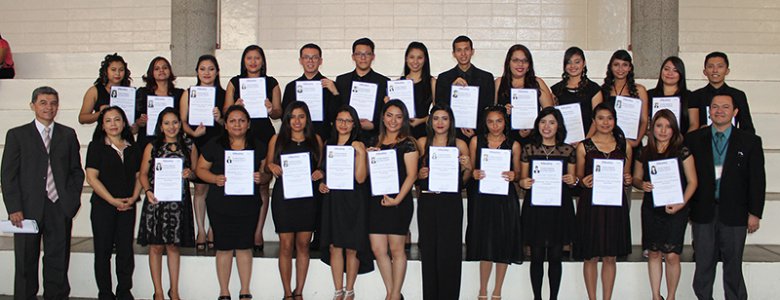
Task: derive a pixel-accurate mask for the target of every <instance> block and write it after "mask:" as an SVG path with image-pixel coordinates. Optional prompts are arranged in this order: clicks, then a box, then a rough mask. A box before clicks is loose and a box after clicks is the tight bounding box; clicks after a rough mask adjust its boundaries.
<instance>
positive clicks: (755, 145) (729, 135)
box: [685, 93, 766, 300]
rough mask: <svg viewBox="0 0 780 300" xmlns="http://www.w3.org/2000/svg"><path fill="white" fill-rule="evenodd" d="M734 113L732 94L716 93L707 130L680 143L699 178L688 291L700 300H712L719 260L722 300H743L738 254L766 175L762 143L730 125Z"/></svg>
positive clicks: (758, 209)
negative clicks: (691, 158)
mask: <svg viewBox="0 0 780 300" xmlns="http://www.w3.org/2000/svg"><path fill="white" fill-rule="evenodd" d="M738 113H739V109H738V108H737V107H736V105H735V101H734V98H733V97H732V96H731V94H729V93H719V94H716V95H715V96H714V97H713V98H712V102H711V103H710V118H712V125H711V126H708V127H704V128H701V129H699V130H696V131H694V132H691V133H690V134H689V135H688V136H687V137H686V139H685V143H686V144H687V146H688V148H689V149H690V150H691V153H693V155H694V157H695V158H696V174H697V176H698V178H699V186H698V188H697V189H696V193H695V194H694V195H693V198H691V201H690V202H689V203H690V204H689V205H690V207H691V212H690V218H691V223H692V229H693V242H694V246H695V247H694V250H695V251H696V271H695V273H694V276H693V290H694V292H695V293H696V296H697V297H698V298H699V299H700V300H702V299H706V300H710V299H712V292H713V291H712V290H713V288H712V285H713V283H714V281H715V268H716V266H717V264H718V258H719V257H720V258H721V259H722V260H723V288H724V290H725V295H726V299H747V288H746V287H745V280H744V278H743V276H742V254H743V252H744V248H745V239H746V237H747V234H748V233H753V232H756V230H758V227H759V224H760V220H761V214H762V213H763V210H764V200H765V192H766V174H765V171H764V150H763V148H762V146H761V138H760V137H758V136H756V135H754V134H752V133H750V132H748V131H746V130H743V129H739V128H736V127H734V126H733V125H732V123H731V120H732V118H733V117H734V116H735V115H737V114H738Z"/></svg>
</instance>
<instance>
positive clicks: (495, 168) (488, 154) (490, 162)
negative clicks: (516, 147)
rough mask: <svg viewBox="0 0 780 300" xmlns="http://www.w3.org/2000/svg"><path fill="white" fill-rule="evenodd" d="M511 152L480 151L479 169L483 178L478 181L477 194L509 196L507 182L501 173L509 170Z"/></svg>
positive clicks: (497, 150) (503, 150)
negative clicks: (483, 175) (483, 174)
mask: <svg viewBox="0 0 780 300" xmlns="http://www.w3.org/2000/svg"><path fill="white" fill-rule="evenodd" d="M511 158H512V151H511V150H506V149H485V148H483V149H482V157H480V158H479V159H480V160H481V162H480V169H481V170H482V171H484V172H485V178H482V179H481V180H479V192H480V193H483V194H493V195H504V196H506V195H509V181H506V179H504V177H502V176H501V173H503V172H506V171H511V170H510V163H509V161H510V160H511Z"/></svg>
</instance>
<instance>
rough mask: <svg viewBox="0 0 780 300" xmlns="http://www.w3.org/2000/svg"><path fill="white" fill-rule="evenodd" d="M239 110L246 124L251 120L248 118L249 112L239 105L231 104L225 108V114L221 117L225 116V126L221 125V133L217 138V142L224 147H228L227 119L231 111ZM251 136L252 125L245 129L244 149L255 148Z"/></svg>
mask: <svg viewBox="0 0 780 300" xmlns="http://www.w3.org/2000/svg"><path fill="white" fill-rule="evenodd" d="M236 111H237V112H240V113H242V114H244V117H246V121H247V124H248V123H249V122H251V120H252V119H251V118H249V112H248V111H246V108H244V107H243V106H241V105H231V106H230V107H228V109H227V110H225V114H224V115H223V117H224V118H225V126H222V134H221V135H220V136H219V137H218V138H217V142H218V143H219V144H220V145H222V147H223V148H224V149H230V134H229V133H228V124H227V120H228V117H229V116H230V114H231V113H233V112H236ZM251 137H252V127H251V126H249V129H247V131H246V138H245V139H244V141H245V145H244V148H246V149H255V140H254V139H253V138H251Z"/></svg>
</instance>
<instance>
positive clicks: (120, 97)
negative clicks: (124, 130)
mask: <svg viewBox="0 0 780 300" xmlns="http://www.w3.org/2000/svg"><path fill="white" fill-rule="evenodd" d="M109 104H110V105H111V106H119V108H121V109H122V110H123V111H124V112H125V116H126V117H127V122H129V123H130V125H132V124H135V88H132V87H126V86H112V87H111V98H110V100H109Z"/></svg>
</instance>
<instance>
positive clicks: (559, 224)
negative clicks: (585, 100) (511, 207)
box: [520, 107, 578, 299]
mask: <svg viewBox="0 0 780 300" xmlns="http://www.w3.org/2000/svg"><path fill="white" fill-rule="evenodd" d="M566 134H567V132H566V126H565V125H564V124H563V115H561V112H560V111H559V110H557V109H555V108H554V107H547V108H544V109H542V111H541V112H539V115H538V116H537V117H536V122H534V129H533V131H532V132H531V143H529V144H526V145H525V146H523V154H522V155H521V158H520V160H521V161H522V167H521V175H520V178H521V179H520V187H521V188H523V189H525V190H526V192H525V199H524V201H523V210H522V221H523V238H524V244H525V245H526V246H528V247H530V248H531V286H532V288H533V291H534V299H542V281H543V279H544V260H545V258H546V259H547V261H548V262H549V270H548V273H549V277H550V299H558V290H559V288H560V285H561V275H562V272H563V265H562V264H561V258H562V257H563V246H567V245H571V240H572V236H573V231H574V203H573V201H572V188H573V187H574V186H575V185H576V184H577V182H578V179H577V176H576V175H575V169H576V166H577V165H576V154H575V152H574V147H572V146H571V145H568V144H565V143H564V141H565V140H566ZM541 161H555V162H559V163H560V164H561V166H562V168H561V170H562V171H563V173H562V174H561V181H562V182H563V184H561V199H560V201H559V202H558V203H548V202H542V201H534V199H532V198H531V193H532V191H531V190H532V189H533V184H534V179H533V177H534V176H533V174H532V173H531V168H532V166H533V169H534V170H536V168H537V165H536V163H537V162H541Z"/></svg>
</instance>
